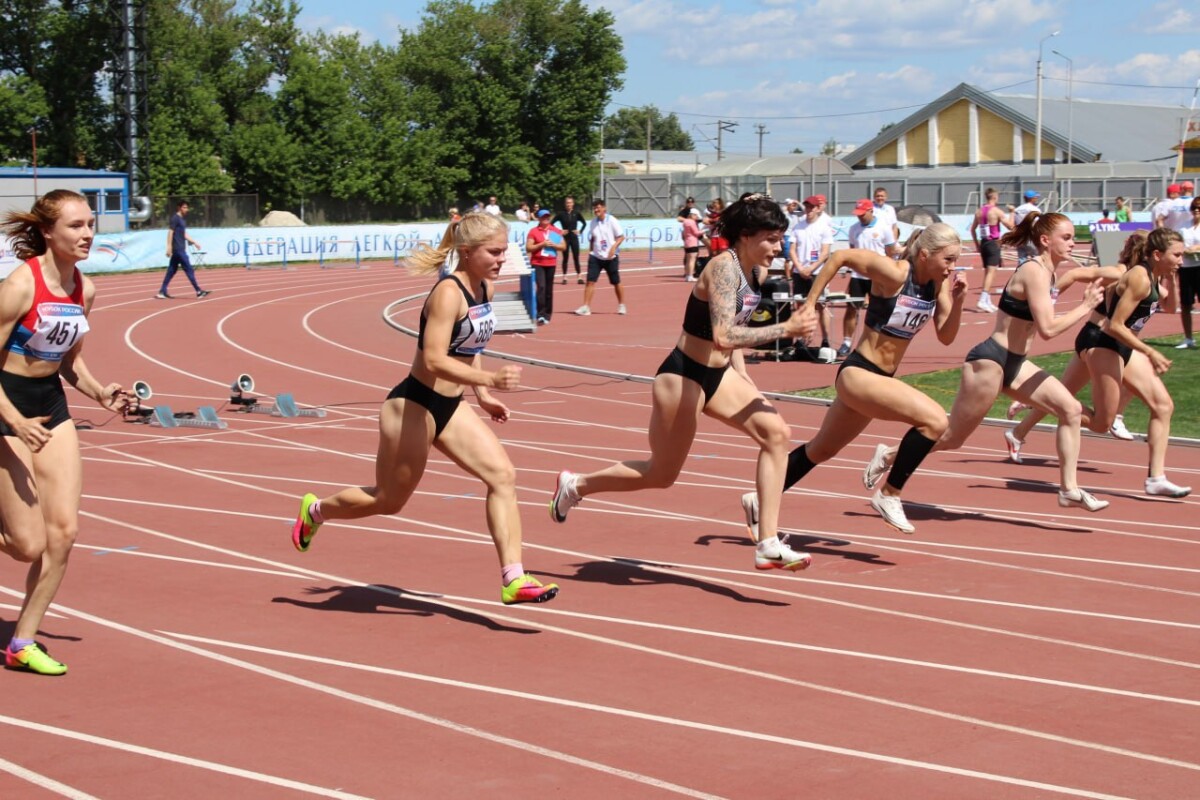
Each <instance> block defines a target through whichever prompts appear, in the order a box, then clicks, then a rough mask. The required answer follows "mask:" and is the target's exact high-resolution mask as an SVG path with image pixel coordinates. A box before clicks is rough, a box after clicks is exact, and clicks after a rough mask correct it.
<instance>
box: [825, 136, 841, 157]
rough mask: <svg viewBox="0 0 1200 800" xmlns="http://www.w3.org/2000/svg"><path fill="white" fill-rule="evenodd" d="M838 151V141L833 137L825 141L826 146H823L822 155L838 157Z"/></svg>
mask: <svg viewBox="0 0 1200 800" xmlns="http://www.w3.org/2000/svg"><path fill="white" fill-rule="evenodd" d="M837 151H838V141H837V139H834V138H833V137H830V138H828V139H826V140H825V144H823V145H821V155H823V156H836V155H837Z"/></svg>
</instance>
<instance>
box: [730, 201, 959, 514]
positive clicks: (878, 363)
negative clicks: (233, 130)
mask: <svg viewBox="0 0 1200 800" xmlns="http://www.w3.org/2000/svg"><path fill="white" fill-rule="evenodd" d="M961 250H962V242H961V240H960V239H959V237H958V232H957V231H955V230H954V228H952V227H950V226H949V225H946V224H944V223H940V222H939V223H937V224H934V225H930V226H929V227H928V228H925V229H924V230H923V231H921V232H920V234H917V233H913V235H912V236H910V237H909V239H908V243H907V244H906V245H905V248H904V252H903V256H902V258H901V260H900V261H894V260H893V259H891V258H888V257H887V256H885V255H881V254H879V253H876V252H874V251H871V250H863V249H846V250H839V251H837V252H836V253H834V254H833V255H832V256H830V257H829V260H827V261H826V262H825V266H824V267H823V268H822V269H821V271H820V272H819V273H817V276H816V278H815V279H814V281H813V285H812V289H811V290H810V291H809V293H808V297H807V298H806V299H805V301H804V307H805V308H806V309H809V310H812V309H814V308H815V307H816V304H817V301H818V300H819V299H820V297H821V292H822V291H824V289H825V287H826V286H827V285H829V282H830V281H831V280H833V277H834V276H835V275H837V274H838V271H839V270H841V268H842V267H849V268H850V269H852V270H854V271H855V272H858V273H859V274H862V275H865V276H866V277H867V278H868V279H869V280H870V281H871V299H870V302H869V303H868V304H867V314H866V322H865V324H864V326H863V333H862V336H861V337H860V338H859V340H858V347H856V348H855V349H854V351H853V352H851V353H850V355H849V356H848V357H847V358H846V360H845V361H844V362H842V365H841V366H840V367H839V368H838V374H837V380H836V382H835V383H834V386H835V387H836V388H837V399H835V400H834V401H833V405H831V406H830V407H829V411H828V412H827V413H826V414H825V419H824V421H822V423H821V429H820V430H819V431H817V435H816V436H814V437H813V439H812V441H810V442H808V443H807V444H804V445H801V446H800V447H798V448H796V449H795V450H793V451H792V452H791V455H789V456H788V465H787V478H786V480H785V482H784V490H785V491H786V490H787V489H790V488H791V487H792V486H794V485H796V483H798V482H799V481H800V479H801V478H803V477H804V476H805V475H807V474H808V473H809V472H810V471H811V470H812V468H813V467H815V466H816V465H817V464H821V463H823V462H825V461H828V460H829V459H831V458H833V457H834V456H835V455H837V454H838V453H840V452H841V451H842V449H843V448H844V447H845V446H846V445H848V444H849V443H850V442H852V441H854V439H855V438H857V437H858V435H859V434H860V433H862V432H863V431H864V430H865V429H866V427H867V425H869V424H870V423H871V420H873V419H885V420H893V421H898V422H906V423H908V424H909V425H911V426H912V427H911V428H910V429H909V431H908V433H906V434H905V435H904V439H903V441H902V442H901V443H900V454H899V456H898V457H897V458H896V459H895V461H896V464H895V466H894V467H892V472H891V475H890V476H889V477H888V485H887V487H885V488H890V489H891V490H892V491H893V492H896V493H898V492H899V490H900V489H901V488H903V487H904V484H905V482H906V481H907V480H908V477H909V476H910V475H912V473H913V472H914V471H915V470H916V469H917V467H918V466H920V464H921V461H922V460H923V459H924V458H925V456H926V455H927V454H928V453H929V450H930V449H931V448H932V447H933V445H934V443H935V442H936V441H937V440H938V437H939V436H941V435H942V432H943V431H944V430H945V429H946V412H945V411H943V410H942V407H941V406H939V405H938V404H937V403H935V402H934V401H933V400H931V399H930V398H929V397H927V396H926V395H925V394H923V393H921V392H920V391H918V390H917V389H914V388H913V387H912V386H909V385H908V384H906V383H902V382H901V381H899V380H897V379H896V378H895V377H894V376H895V374H896V369H897V367H899V366H900V361H901V359H903V358H904V353H905V351H907V350H908V344H909V342H910V341H912V338H913V337H914V336H916V335H917V332H918V331H920V330H921V328H923V327H924V326H925V323H927V322H929V321H930V320H933V324H934V328H935V329H936V330H937V336H938V341H940V342H941V343H942V344H947V345H948V344H951V343H953V342H954V339H955V337H956V336H957V335H958V326H959V321H960V320H961V318H962V305H963V298H964V297H965V296H966V290H967V282H966V281H965V280H963V278H962V276H960V275H955V277H954V279H953V280H949V281H948V280H946V279H947V278H949V277H950V274H951V273H952V272H953V270H954V265H955V263H956V262H957V261H958V256H959V253H960V252H961ZM814 313H815V312H814ZM753 500H754V498H752V497H749V496H747V497H743V498H742V508H743V509H744V510H745V512H746V522H747V524H748V525H750V526H751V528H753V526H754V522H755V517H756V513H757V509H756V508H755V505H754V502H753ZM871 506H872V507H873V508H874V509H875V510H876V511H878V512H879V513H880V515H882V516H883V519H884V521H885V522H887V523H888V524H889V525H891V526H892V527H894V528H896V529H897V530H900V531H903V532H904V533H912V532H913V531H914V530H916V529H915V528H914V527H913V526H912V525H910V524H909V522H908V519H907V518H906V517H905V516H904V509H903V507H902V506H901V505H900V498H899V497H893V496H892V494H891V493H889V492H885V491H883V490H880V491H878V492H876V493H875V496H874V497H872V498H871Z"/></svg>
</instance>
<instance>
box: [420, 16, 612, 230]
mask: <svg viewBox="0 0 1200 800" xmlns="http://www.w3.org/2000/svg"><path fill="white" fill-rule="evenodd" d="M613 24H614V20H613V17H612V15H611V14H610V13H609V12H607V11H604V10H598V11H595V12H591V11H588V10H587V9H586V8H585V7H584V5H583V3H582V2H581V1H580V0H497V2H495V3H493V4H491V5H485V6H479V7H477V6H475V5H473V4H472V3H469V2H465V1H464V0H434V2H431V3H430V4H429V6H428V7H427V8H426V12H425V16H424V17H423V18H422V20H421V24H420V26H419V27H418V29H417V30H416V31H415V32H412V33H402V35H401V40H400V43H399V46H398V48H397V68H398V71H399V74H400V76H401V77H402V79H403V81H404V83H405V85H406V86H407V87H408V89H409V91H410V103H409V109H410V113H411V115H412V116H411V119H410V121H409V122H410V131H411V132H412V133H413V134H414V135H417V134H425V136H422V137H419V138H420V139H421V140H422V141H423V142H424V144H425V145H426V146H427V147H432V146H433V145H435V144H436V145H437V149H438V150H440V151H441V152H440V155H441V159H440V160H439V162H438V163H439V164H440V165H441V166H440V170H439V172H440V173H441V174H440V177H441V178H442V179H450V180H452V181H453V183H451V184H449V186H448V187H447V188H448V191H447V193H446V194H445V195H443V196H442V197H440V198H438V200H440V201H441V202H443V203H445V202H451V201H454V200H459V199H461V200H466V199H468V198H480V197H484V196H487V195H489V194H495V195H497V197H499V198H500V202H501V204H502V205H507V206H511V205H514V204H515V203H516V202H517V201H518V200H519V199H520V198H522V197H525V196H530V195H531V196H535V197H542V198H545V199H546V201H547V202H548V201H549V200H551V199H552V198H553V197H554V196H555V195H557V194H560V193H563V192H574V193H583V192H585V191H587V190H588V189H589V185H588V183H587V182H588V180H589V174H588V166H587V165H588V164H589V162H591V161H593V160H594V159H595V153H596V149H597V147H598V144H599V142H598V137H597V131H596V126H597V124H598V123H599V121H600V119H601V117H602V114H603V108H604V105H605V103H607V101H608V98H609V96H610V95H611V93H612V92H613V91H614V90H615V89H617V88H619V87H620V86H621V74H622V73H623V71H624V69H625V60H624V57H623V56H622V55H621V42H620V39H619V38H618V37H617V35H616V33H615V32H614V31H613ZM437 182H438V184H439V185H444V184H442V182H441V181H437Z"/></svg>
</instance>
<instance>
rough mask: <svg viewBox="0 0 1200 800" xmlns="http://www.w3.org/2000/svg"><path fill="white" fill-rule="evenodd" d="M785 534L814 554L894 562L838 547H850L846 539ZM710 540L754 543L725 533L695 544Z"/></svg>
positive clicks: (854, 559) (744, 545)
mask: <svg viewBox="0 0 1200 800" xmlns="http://www.w3.org/2000/svg"><path fill="white" fill-rule="evenodd" d="M781 533H783V534H786V536H787V538H788V541H789V542H790V543H791V544H793V545H795V546H797V547H799V548H800V549H801V550H803V551H804V552H806V553H810V554H812V555H814V556H837V557H838V558H844V559H846V560H848V561H861V562H862V563H864V564H878V565H880V566H884V567H894V566H896V564H895V562H893V561H888V560H886V559H883V558H880V557H879V555H878V554H877V553H865V552H859V551H855V550H841V549H839V548H843V547H850V546H851V545H853V544H854V542H851V541H847V540H846V539H831V538H829V537H827V536H807V535H805V534H803V533H795V532H790V533H789V532H787V531H781ZM712 542H724V543H725V544H733V545H738V546H740V547H753V546H754V543H753V542H751V541H750V540H749V539H747V538H746V537H744V536H728V535H725V534H713V535H711V536H701V537H700V538H699V539H697V540H696V544H699V545H703V546H705V547H707V546H708V545H709V544H710V543H712Z"/></svg>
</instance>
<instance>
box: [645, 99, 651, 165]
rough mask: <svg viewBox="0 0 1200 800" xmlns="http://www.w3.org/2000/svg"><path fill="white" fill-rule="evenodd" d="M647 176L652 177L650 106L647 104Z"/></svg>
mask: <svg viewBox="0 0 1200 800" xmlns="http://www.w3.org/2000/svg"><path fill="white" fill-rule="evenodd" d="M646 177H650V106H646Z"/></svg>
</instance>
